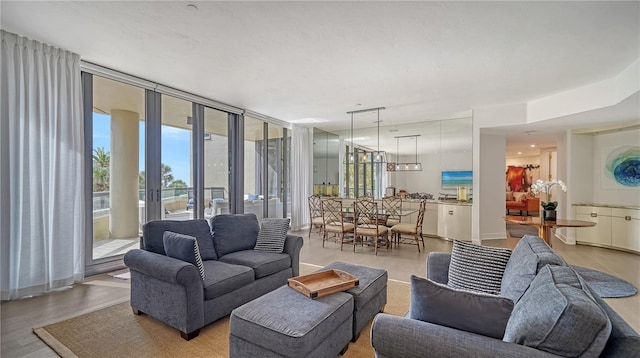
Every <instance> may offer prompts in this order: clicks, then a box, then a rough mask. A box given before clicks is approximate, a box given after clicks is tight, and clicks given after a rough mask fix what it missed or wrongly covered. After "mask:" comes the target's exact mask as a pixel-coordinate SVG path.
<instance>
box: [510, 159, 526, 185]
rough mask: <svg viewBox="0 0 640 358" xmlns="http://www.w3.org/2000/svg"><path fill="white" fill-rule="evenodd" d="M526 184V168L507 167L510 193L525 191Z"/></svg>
mask: <svg viewBox="0 0 640 358" xmlns="http://www.w3.org/2000/svg"><path fill="white" fill-rule="evenodd" d="M524 183H525V168H523V167H514V166H511V165H510V166H509V167H507V186H508V187H509V190H510V191H524V190H522V185H523V184H524Z"/></svg>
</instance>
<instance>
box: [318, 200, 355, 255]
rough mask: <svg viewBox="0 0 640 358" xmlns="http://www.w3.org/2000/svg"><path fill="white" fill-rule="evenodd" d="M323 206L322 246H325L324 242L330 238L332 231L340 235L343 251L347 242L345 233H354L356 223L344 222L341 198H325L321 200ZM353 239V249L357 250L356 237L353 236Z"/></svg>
mask: <svg viewBox="0 0 640 358" xmlns="http://www.w3.org/2000/svg"><path fill="white" fill-rule="evenodd" d="M321 207H322V221H323V225H324V230H323V235H322V247H324V242H325V241H327V240H328V238H327V235H328V234H329V233H331V234H336V235H338V236H339V237H340V251H342V245H344V242H345V234H347V233H353V228H354V226H355V225H354V224H353V223H347V222H344V219H343V212H342V201H341V200H338V199H324V200H322V201H321ZM351 240H353V241H354V248H353V250H354V251H355V239H354V238H353V237H351Z"/></svg>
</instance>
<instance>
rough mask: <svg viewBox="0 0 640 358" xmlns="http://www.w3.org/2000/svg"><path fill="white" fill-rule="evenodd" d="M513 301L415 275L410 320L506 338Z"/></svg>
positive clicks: (412, 285)
mask: <svg viewBox="0 0 640 358" xmlns="http://www.w3.org/2000/svg"><path fill="white" fill-rule="evenodd" d="M512 310H513V301H511V300H510V299H508V298H505V297H500V296H494V295H489V294H486V293H481V292H472V291H466V290H457V289H455V288H451V287H448V286H446V285H443V284H439V283H437V282H434V281H431V280H429V279H424V278H420V277H417V276H415V275H411V306H410V308H409V318H412V319H417V320H420V321H425V322H429V323H433V324H438V325H441V326H447V327H451V328H455V329H459V330H463V331H467V332H471V333H477V334H481V335H483V336H487V337H493V338H497V339H502V337H503V336H504V331H505V328H506V327H507V322H508V321H509V316H510V315H511V311H512Z"/></svg>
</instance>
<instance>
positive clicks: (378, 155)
mask: <svg viewBox="0 0 640 358" xmlns="http://www.w3.org/2000/svg"><path fill="white" fill-rule="evenodd" d="M382 109H385V107H376V108H367V109H359V110H357V111H349V112H347V114H350V115H351V155H350V156H349V160H350V162H353V161H354V158H355V155H356V150H355V144H354V143H353V114H354V113H364V112H372V111H377V112H378V120H377V122H376V123H377V125H378V149H377V150H376V151H370V153H371V154H368V153H367V151H366V150H365V153H364V154H363V155H362V162H367V161H369V160H370V161H371V162H372V163H386V161H387V156H386V152H385V151H381V150H380V110H382Z"/></svg>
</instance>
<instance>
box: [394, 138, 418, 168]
mask: <svg viewBox="0 0 640 358" xmlns="http://www.w3.org/2000/svg"><path fill="white" fill-rule="evenodd" d="M419 136H420V134H414V135H403V136H397V137H395V138H396V151H397V153H398V154H397V155H398V158H397V160H400V138H415V141H416V156H415V162H413V163H408V162H405V163H396V170H395V171H397V172H413V171H422V163H419V162H418V137H419Z"/></svg>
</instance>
